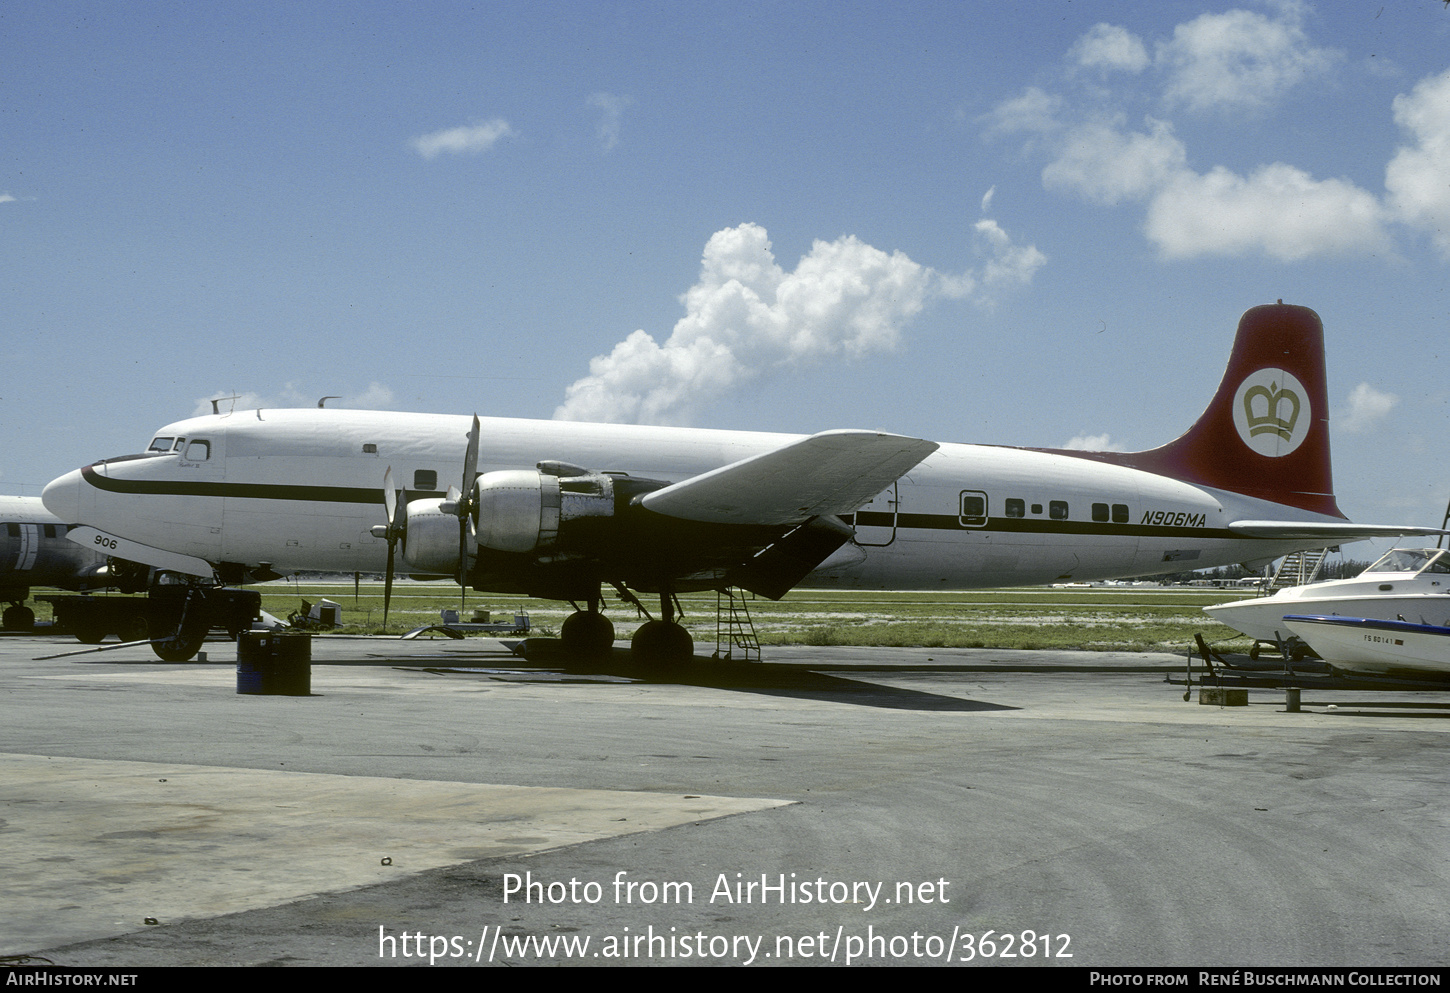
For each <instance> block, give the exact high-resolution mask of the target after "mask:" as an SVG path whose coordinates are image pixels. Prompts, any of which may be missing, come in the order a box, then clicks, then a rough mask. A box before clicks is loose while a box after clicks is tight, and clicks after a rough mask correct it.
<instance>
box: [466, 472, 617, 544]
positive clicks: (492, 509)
mask: <svg viewBox="0 0 1450 993" xmlns="http://www.w3.org/2000/svg"><path fill="white" fill-rule="evenodd" d="M471 502H472V506H473V513H472V525H473V537H474V541H475V543H476V544H477V546H478V548H480V549H489V550H492V551H496V552H514V553H535V554H547V553H551V552H554V551H556V550H557V549H558V548H559V547H560V545H561V543H562V542H564V541H565V539H566V538H567V535H568V533H569V531H570V530H571V527H573V526H575V524H576V522H578V521H581V520H585V519H590V518H601V517H612V516H614V480H613V479H612V478H611V477H609V476H606V475H604V474H603V473H598V472H590V471H589V470H587V469H581V468H579V467H578V466H572V465H568V464H566V463H562V462H540V463H539V467H538V469H537V470H532V469H505V470H499V471H496V472H486V473H484V474H483V475H481V476H479V477H478V479H477V480H475V481H474V484H473V499H472V501H471ZM455 558H456V555H455Z"/></svg>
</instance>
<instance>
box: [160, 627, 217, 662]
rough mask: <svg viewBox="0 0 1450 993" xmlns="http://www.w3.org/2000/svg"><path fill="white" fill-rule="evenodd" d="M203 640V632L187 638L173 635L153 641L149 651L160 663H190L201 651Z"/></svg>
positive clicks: (204, 635) (204, 633)
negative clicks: (154, 654) (153, 653)
mask: <svg viewBox="0 0 1450 993" xmlns="http://www.w3.org/2000/svg"><path fill="white" fill-rule="evenodd" d="M205 638H206V632H205V631H203V632H201V633H200V634H195V633H193V634H190V635H187V636H181V635H173V636H172V637H170V638H162V639H158V640H157V641H153V642H152V643H151V650H152V651H153V652H155V653H156V657H157V658H158V659H160V660H161V661H162V662H190V661H191V660H192V659H194V658H195V657H196V653H197V652H199V651H201V643H202V641H203V640H204V639H205Z"/></svg>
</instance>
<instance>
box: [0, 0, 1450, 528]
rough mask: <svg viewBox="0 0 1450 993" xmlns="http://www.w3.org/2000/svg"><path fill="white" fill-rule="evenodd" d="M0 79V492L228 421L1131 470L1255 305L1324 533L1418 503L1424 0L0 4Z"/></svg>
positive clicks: (1441, 79)
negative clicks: (830, 448) (1322, 497)
mask: <svg viewBox="0 0 1450 993" xmlns="http://www.w3.org/2000/svg"><path fill="white" fill-rule="evenodd" d="M0 46H3V49H0V52H3V61H0V66H3V70H0V290H3V298H4V300H5V305H4V306H3V307H0V333H3V336H4V341H5V342H6V345H7V347H6V352H5V360H4V366H3V371H0V429H3V435H0V439H3V447H0V491H3V492H7V493H28V494H35V493H38V492H39V490H40V488H41V487H42V486H43V485H44V484H45V482H47V481H48V480H49V479H51V478H53V477H54V476H57V475H59V474H61V473H63V472H65V471H68V470H70V469H72V468H75V467H76V466H78V465H81V464H83V463H85V462H89V461H92V460H94V459H96V458H99V457H105V456H110V455H116V454H121V453H124V452H129V451H134V450H137V449H138V447H140V446H141V445H142V444H143V443H144V442H145V441H146V440H147V439H148V438H149V436H150V433H151V431H152V430H153V429H154V428H156V427H158V426H160V425H161V424H163V423H166V422H168V421H171V420H175V419H178V418H181V417H186V416H190V415H191V414H192V413H194V412H197V411H198V410H199V409H206V408H208V407H209V405H208V404H207V403H206V402H205V401H206V399H207V398H209V397H213V396H222V395H225V396H230V395H233V394H240V395H243V396H244V397H246V398H247V399H249V400H254V401H256V402H260V403H262V404H264V405H268V406H278V405H299V404H301V405H311V404H313V403H315V402H316V399H317V398H318V397H320V396H323V395H341V396H342V397H343V399H342V400H340V401H333V404H334V405H342V406H369V407H381V408H388V409H399V410H425V411H438V412H449V413H469V412H474V411H476V412H478V413H480V414H488V415H498V416H522V417H540V418H548V417H554V416H556V415H557V416H574V417H586V418H606V419H617V420H648V421H656V422H661V423H684V424H694V425H698V426H709V427H728V428H747V429H761V430H781V431H816V430H823V429H827V428H835V427H868V428H881V429H887V430H893V431H899V432H902V433H907V434H916V435H920V436H924V437H929V438H933V439H936V440H942V441H976V442H990V443H1002V444H1019V445H1043V446H1063V445H1069V444H1073V445H1096V446H1099V447H1103V446H1108V447H1114V448H1121V449H1138V448H1148V447H1153V446H1156V445H1158V444H1161V443H1163V442H1166V441H1168V440H1171V438H1173V437H1175V436H1176V435H1177V434H1179V433H1181V432H1182V431H1183V430H1184V429H1186V428H1187V427H1188V425H1189V424H1190V423H1191V422H1192V421H1193V419H1194V418H1195V417H1196V416H1197V414H1198V413H1199V411H1200V410H1201V409H1202V407H1203V406H1204V404H1205V403H1206V402H1207V400H1208V398H1209V396H1210V394H1211V393H1212V390H1213V388H1214V386H1215V385H1216V384H1217V381H1218V378H1219V375H1220V374H1221V372H1222V370H1223V365H1224V362H1225V361H1226V359H1227V355H1228V348H1229V344H1230V341H1231V339H1232V335H1233V331H1234V328H1235V326H1236V322H1237V320H1238V317H1239V315H1240V314H1241V313H1242V312H1243V311H1244V310H1246V309H1248V308H1249V307H1251V306H1254V305H1257V304H1260V303H1268V302H1272V301H1273V300H1275V299H1279V298H1282V299H1284V300H1285V301H1286V302H1290V303H1299V304H1304V305H1306V306H1310V307H1313V308H1314V309H1315V310H1317V311H1318V312H1319V313H1320V315H1321V316H1322V317H1323V319H1324V323H1325V328H1326V336H1327V347H1328V361H1329V374H1330V396H1331V404H1332V412H1331V416H1332V423H1333V430H1334V456H1335V468H1336V483H1337V490H1338V493H1339V497H1340V505H1341V507H1342V508H1343V509H1344V510H1345V511H1346V512H1347V513H1348V514H1349V515H1350V516H1351V517H1352V518H1354V519H1356V520H1361V521H1370V522H1405V523H1419V524H1438V523H1439V520H1440V516H1441V513H1442V512H1443V510H1444V507H1445V504H1446V500H1447V498H1450V471H1447V470H1446V468H1445V465H1446V459H1445V455H1446V444H1445V437H1446V430H1445V429H1446V426H1447V414H1450V408H1447V400H1450V384H1447V377H1446V375H1445V374H1444V371H1443V369H1442V367H1441V362H1440V360H1441V358H1442V354H1443V350H1444V349H1445V347H1446V341H1447V337H1446V331H1447V315H1450V300H1447V295H1446V282H1447V276H1450V58H1447V55H1446V53H1447V52H1450V10H1447V9H1446V5H1445V4H1444V3H1442V2H1441V0H1387V2H1385V3H1383V4H1376V3H1368V4H1360V3H1352V4H1348V3H1333V4H1330V3H1318V4H1315V3H1307V2H1304V3H1301V2H1290V0H1279V2H1267V0H1241V2H1239V3H1237V4H1234V3H1179V2H1172V0H1168V2H1155V3H1151V4H1149V3H1115V2H1101V3H1091V2H1087V3H1083V2H1074V3H1066V2H1063V3H1056V2H1046V0H1044V2H1040V3H1031V4H1004V3H987V2H963V3H947V2H932V3H891V4H884V3H869V4H859V3H846V2H833V3H810V2H790V3H730V4H715V3H690V4H678V3H664V4H651V3H642V2H623V3H610V2H593V3H583V2H570V3H528V4H522V3H520V4H515V3H490V4H477V5H475V4H463V3H458V4H453V3H407V4H385V3H356V2H350V3H320V2H309V3H305V4H297V3H292V2H288V3H268V2H248V3H215V4H196V3H182V4H168V3H125V4H121V3H99V4H92V3H84V2H78V3H66V4H46V3H20V4H10V5H7V6H6V7H4V8H3V9H0ZM541 457H547V453H541ZM1359 547H1360V548H1367V546H1359Z"/></svg>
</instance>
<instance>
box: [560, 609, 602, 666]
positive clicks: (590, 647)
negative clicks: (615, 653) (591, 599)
mask: <svg viewBox="0 0 1450 993" xmlns="http://www.w3.org/2000/svg"><path fill="white" fill-rule="evenodd" d="M559 640H560V641H562V642H563V643H564V647H565V648H567V649H568V650H569V651H571V652H577V653H578V654H580V655H604V654H605V653H607V652H608V651H610V649H612V648H613V647H614V623H613V622H612V621H610V619H609V618H607V617H605V616H604V615H603V614H600V613H597V612H594V611H588V610H576V611H575V612H574V613H572V614H570V615H569V616H568V617H566V618H564V624H563V626H562V627H560V628H559Z"/></svg>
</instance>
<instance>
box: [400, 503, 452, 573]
mask: <svg viewBox="0 0 1450 993" xmlns="http://www.w3.org/2000/svg"><path fill="white" fill-rule="evenodd" d="M442 503H443V501H442V500H440V499H439V498H437V497H431V498H428V499H425V500H409V501H408V528H407V532H406V533H405V535H404V538H403V546H402V548H401V549H400V551H401V552H402V554H403V561H404V562H406V563H407V564H408V567H409V568H410V569H411V570H413V571H414V572H420V573H427V574H429V575H438V576H453V575H457V573H458V518H457V517H456V516H454V515H453V514H448V513H444V512H443V511H442V510H440V509H439V505H440V504H442Z"/></svg>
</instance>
